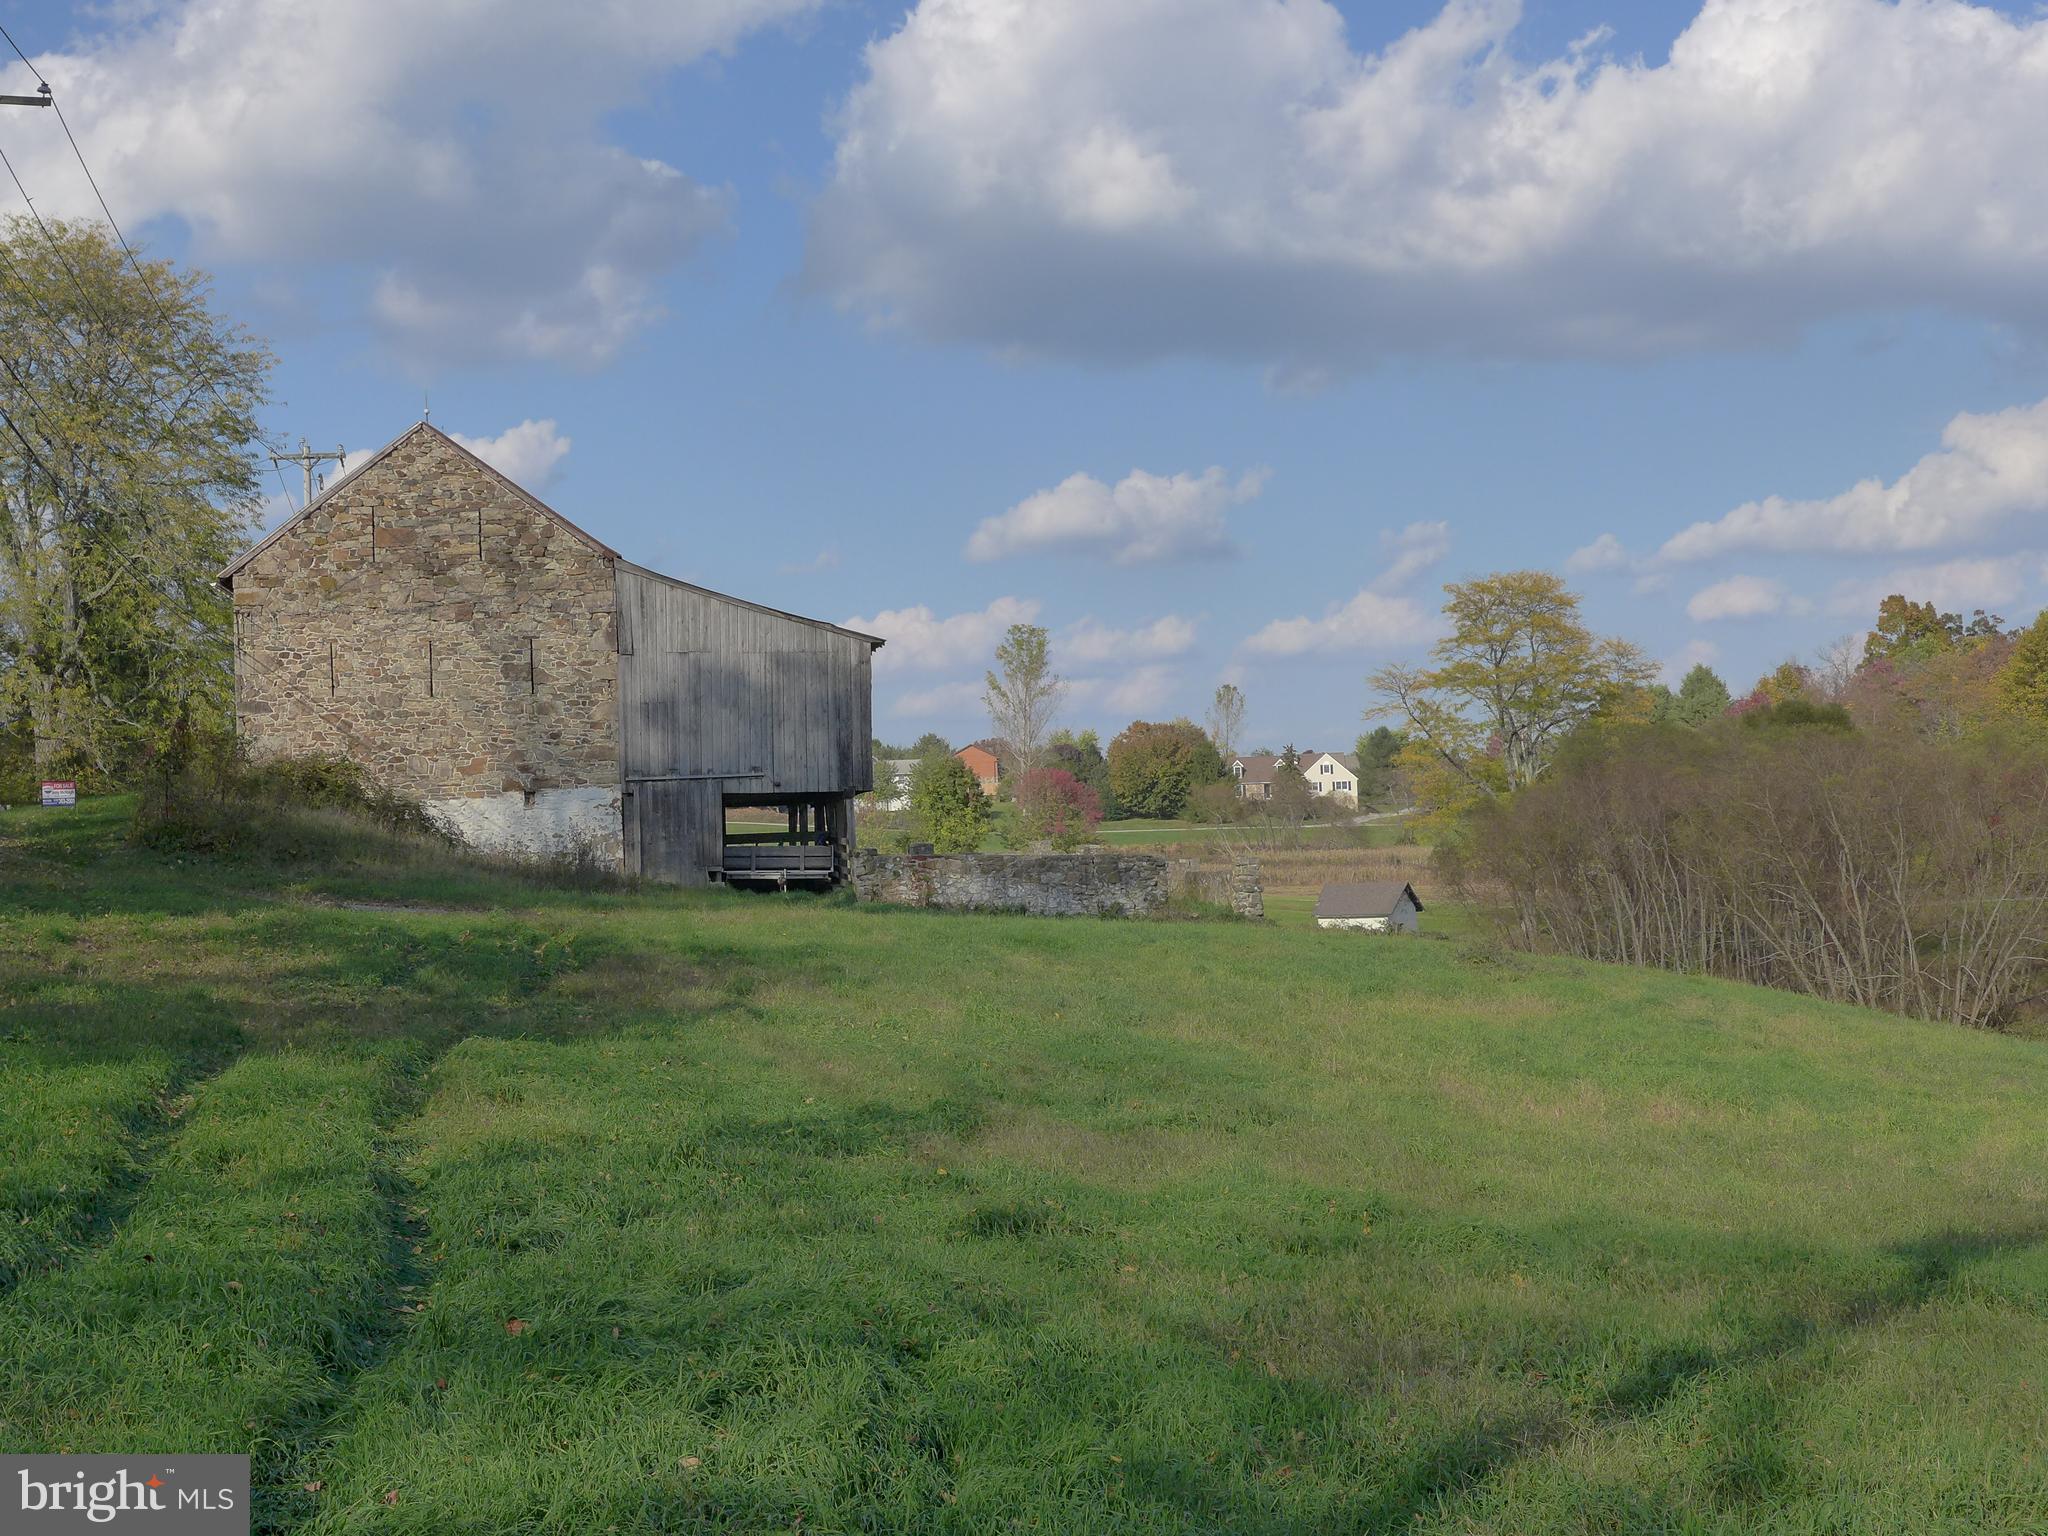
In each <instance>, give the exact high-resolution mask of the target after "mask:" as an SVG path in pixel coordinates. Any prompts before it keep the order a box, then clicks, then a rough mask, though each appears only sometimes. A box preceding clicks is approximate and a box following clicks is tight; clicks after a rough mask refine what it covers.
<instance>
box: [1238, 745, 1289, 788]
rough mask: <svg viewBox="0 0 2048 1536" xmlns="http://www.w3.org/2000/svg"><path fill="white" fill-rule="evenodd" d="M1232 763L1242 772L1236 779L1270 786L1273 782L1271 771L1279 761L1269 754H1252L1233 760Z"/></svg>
mask: <svg viewBox="0 0 2048 1536" xmlns="http://www.w3.org/2000/svg"><path fill="white" fill-rule="evenodd" d="M1232 761H1234V762H1235V763H1236V764H1237V765H1238V766H1239V767H1241V768H1242V769H1243V770H1244V772H1243V773H1241V774H1239V775H1238V777H1239V778H1241V779H1243V780H1244V781H1245V783H1247V784H1270V783H1272V782H1273V769H1274V767H1275V766H1276V765H1277V764H1278V763H1279V761H1280V759H1279V758H1277V757H1275V756H1274V755H1273V754H1272V753H1271V752H1253V753H1251V754H1249V755H1248V756H1245V757H1239V758H1234V759H1233V760H1232Z"/></svg>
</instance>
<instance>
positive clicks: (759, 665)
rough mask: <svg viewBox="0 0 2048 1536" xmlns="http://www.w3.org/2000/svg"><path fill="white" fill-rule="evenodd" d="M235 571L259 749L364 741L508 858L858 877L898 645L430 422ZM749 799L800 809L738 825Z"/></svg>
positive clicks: (248, 697)
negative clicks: (877, 727) (637, 545)
mask: <svg viewBox="0 0 2048 1536" xmlns="http://www.w3.org/2000/svg"><path fill="white" fill-rule="evenodd" d="M220 580H221V582H222V584H223V585H224V586H226V587H227V588H228V589H229V591H230V592H232V594H233V596H234V624H235V633H234V645H235V714H236V719H237V721H238V723H239V727H240V730H241V733H242V736H243V740H244V741H245V742H246V744H247V746H248V748H249V750H250V752H251V754H252V755H253V756H255V757H257V758H263V757H270V756H278V755H282V754H301V753H311V752H327V753H334V754H338V755H340V756H344V757H347V758H350V759H353V760H354V761H356V762H359V763H361V764H362V765H363V766H364V767H365V768H366V769H367V770H368V771H369V772H370V774H371V775H372V777H373V778H374V779H375V780H376V781H377V782H379V783H380V784H383V785H386V786H388V787H389V788H391V789H394V790H398V791H400V792H402V793H405V794H408V795H414V796H417V797H419V798H420V799H422V800H424V801H425V802H426V804H427V806H428V808H429V809H430V810H431V812H432V813H433V815H434V817H435V818H436V819H437V820H438V821H440V822H441V823H442V825H444V826H446V827H447V828H449V829H450V830H451V831H453V832H455V833H457V834H458V835H460V836H461V837H462V838H463V839H464V840H465V841H467V842H469V843H471V844H472V845H474V846H477V847H480V848H484V849H489V850H494V851H503V852H512V853H521V854H532V855H550V854H574V855H577V856H581V857H594V858H596V859H597V860H598V861H600V862H602V863H605V864H609V865H612V866H615V867H617V868H620V869H622V870H624V871H625V872H626V873H628V874H644V875H647V876H649V877H651V878H654V879H660V880H667V881H672V882H676V883H679V884H683V885H701V884H706V883H709V882H711V881H717V880H727V879H733V880H764V879H765V880H773V881H775V882H777V883H781V884H786V883H788V882H789V881H790V880H810V881H820V882H822V881H829V880H834V879H841V878H844V876H845V874H846V872H847V869H848V867H849V861H850V858H851V855H852V852H853V846H854V818H853V797H854V796H855V795H856V794H859V793H861V792H863V791H865V790H867V789H868V788H869V787H870V785H871V775H872V770H873V764H872V762H871V760H870V752H871V742H872V731H871V715H872V710H873V694H872V657H873V653H874V651H875V649H876V648H877V647H879V646H880V645H881V644H882V642H881V641H880V640H879V639H877V638H875V637H874V636H872V635H863V634H858V633H856V632H854V631H853V630H849V629H843V628H841V627H840V626H838V625H836V624H827V623H824V622H822V621H821V620H817V619H806V618H800V617H798V616H797V615H795V614H790V613H783V612H780V611H778V610H776V609H773V608H767V607H763V606H762V605H761V604H758V603H750V602H746V601H743V600H742V599H740V598H736V597H727V596H725V595H724V594H722V593H718V592H711V591H707V590H706V589H704V588H702V587H697V586H692V585H690V584H689V583H688V582H683V581H677V580H675V579H674V578H672V577H668V576H663V575H661V574H659V573H658V572H655V571H650V570H647V569H645V568H644V567H641V566H637V565H634V564H633V563H631V562H630V561H628V560H624V559H621V558H620V557H619V555H618V554H617V553H616V552H614V551H613V550H611V549H608V548H606V547H605V546H604V545H603V544H601V543H599V542H598V541H597V540H596V539H594V538H592V537H591V536H590V535H589V534H587V533H585V532H584V531H583V530H582V529H580V528H578V527H576V526H575V525H574V524H573V523H571V522H569V521H568V520H567V519H566V518H564V517H562V516H561V515H560V514H559V513H557V512H555V511H553V510H552V509H551V508H549V507H547V506H546V505H544V504H543V503H542V502H541V501H540V500H539V499H538V498H537V497H534V496H532V495H530V494H528V493H527V492H526V491H524V490H521V489H520V488H519V487H518V486H517V485H515V484H513V482H512V481H511V480H509V479H507V478H506V477H505V476H504V475H502V474H500V473H499V472H498V471H496V470H495V469H492V468H491V467H490V466H489V465H488V464H486V463H484V462H483V460H481V459H479V458H477V457H476V456H475V455H474V454H472V453H470V452H469V451H468V450H467V449H465V448H463V447H462V446H461V445H460V444H458V443H456V442H455V441H454V440H453V439H452V438H450V437H448V436H447V435H446V434H445V433H443V432H441V431H439V430H437V429H436V428H434V427H433V426H431V425H429V424H427V423H425V422H421V423H420V424H419V425H418V426H415V427H413V428H412V429H411V430H410V431H408V432H407V433H405V435H404V436H402V437H400V438H399V439H398V440H397V441H396V442H394V443H392V444H390V445H389V446H388V447H386V448H384V449H383V450H382V451H381V452H379V453H377V454H375V455H374V456H372V457H371V458H370V459H369V460H367V461H366V462H365V463H363V464H362V465H361V466H359V467H358V468H356V469H353V470H351V471H350V472H349V473H348V474H347V475H345V476H343V477H342V478H340V479H339V480H337V481H336V482H335V483H334V484H333V485H331V486H330V487H328V489H327V490H326V491H324V492H323V493H322V494H321V495H319V496H318V497H316V498H315V499H314V500H313V501H312V502H311V503H310V504H308V505H307V506H306V507H305V508H304V509H303V510H302V511H300V512H299V513H298V514H297V515H296V516H295V517H292V518H291V519H290V520H288V521H287V522H285V523H284V524H282V525H281V526H280V527H278V528H277V530H276V531H275V532H273V533H272V534H271V535H270V536H269V537H268V538H266V539H264V540H263V541H262V542H261V543H260V544H258V545H257V546H256V547H255V548H254V549H251V550H250V551H249V552H248V553H247V554H245V555H243V556H242V557H241V559H239V560H237V561H236V562H235V563H234V564H233V565H231V566H229V567H228V568H227V570H225V571H223V572H222V573H221V577H220ZM736 805H745V806H754V807H761V806H767V807H773V808H774V809H775V810H776V811H777V812H778V813H780V814H781V815H782V816H783V817H784V818H786V820H787V828H786V830H782V829H778V830H776V831H774V832H769V833H761V832H754V833H750V834H747V835H744V836H728V835H727V832H726V812H727V810H728V808H729V807H732V806H736Z"/></svg>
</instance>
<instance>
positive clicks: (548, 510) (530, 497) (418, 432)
mask: <svg viewBox="0 0 2048 1536" xmlns="http://www.w3.org/2000/svg"><path fill="white" fill-rule="evenodd" d="M416 436H426V437H431V438H433V439H435V440H436V441H437V442H439V443H440V444H442V445H443V446H444V447H447V448H451V449H453V450H454V451H455V452H456V453H458V454H460V455H461V456H462V457H463V458H465V459H467V460H469V462H470V463H471V464H473V465H474V466H475V467H476V468H478V469H480V470H482V471H483V472H484V473H485V474H486V475H489V476H490V477H491V478H492V479H493V480H495V481H497V482H498V483H499V484H500V485H502V486H504V487H505V488H506V489H507V490H508V491H510V492H511V493H512V494H513V495H514V496H516V497H518V498H519V500H521V501H522V502H524V503H525V504H526V505H527V506H529V507H531V508H532V509H533V510H534V511H535V512H536V513H538V514H539V515H540V516H542V517H545V518H547V519H548V520H549V521H551V522H555V523H559V524H560V525H561V526H562V527H563V528H565V529H567V530H568V531H569V532H570V533H572V534H574V535H575V536H576V537H577V538H579V539H581V540H582V541H583V542H584V543H586V544H588V545H589V546H590V547H591V548H592V549H593V550H595V551H596V552H597V553H598V554H600V555H602V556H603V557H604V558H605V559H607V560H612V561H616V562H618V563H619V564H620V565H623V566H625V567H626V568H627V569H628V570H631V571H637V572H638V573H639V574H640V575H642V576H651V577H653V578H654V579H655V580H657V581H665V582H669V583H671V584H672V585H674V586H678V587H686V588H688V589H689V590H690V591H693V592H703V593H705V594H707V595H709V596H711V597H717V598H723V599H724V600H725V601H726V602H729V603H738V604H740V605H741V606H742V607H746V608H754V609H758V610H759V611H761V612H762V613H772V614H774V615H775V616H776V617H777V618H783V619H793V620H795V621H796V622H797V623H799V624H811V625H815V626H816V627H817V628H819V629H830V630H836V631H837V632H838V633H840V634H842V635H851V636H853V637H854V638H855V639H857V640H865V641H867V642H868V643H869V645H871V646H873V647H875V648H876V649H879V648H880V647H881V646H882V645H884V644H885V643H886V642H885V641H884V640H883V639H882V637H881V636H879V635H870V634H865V633H863V632H862V631H860V630H857V629H848V628H846V626H844V625H843V624H833V623H829V622H827V621H826V620H824V619H812V618H806V617H805V616H804V615H803V614H800V613H788V612H785V611H784V610H782V609H780V608H770V607H769V606H768V605H767V604H765V603H756V602H750V601H748V600H747V599H746V598H744V597H734V596H733V595H732V594H731V593H730V592H714V591H712V590H711V588H709V587H700V586H697V585H696V584H695V583H694V582H687V581H681V580H678V579H677V578H676V577H674V576H666V575H663V574H662V573H661V572H660V571H652V570H649V569H647V567H645V566H641V565H635V564H633V562H632V561H630V560H624V559H621V558H620V555H619V552H618V551H617V550H615V549H613V548H612V547H611V546H610V545H608V544H606V543H604V542H603V541H602V540H601V539H598V538H597V537H596V536H594V535H593V534H590V533H588V532H586V531H585V530H584V529H582V528H579V527H577V526H576V524H574V523H572V522H570V521H569V519H568V518H566V517H564V516H562V514H561V513H559V512H557V511H556V510H555V509H554V508H553V507H551V506H549V505H548V504H547V503H546V502H544V501H542V500H541V499H540V498H539V497H538V496H536V495H534V494H533V492H531V491H529V490H528V489H526V487H525V486H523V485H521V484H520V483H519V482H518V481H516V480H514V479H513V478H512V477H511V476H510V475H508V474H506V473H505V472H504V471H503V470H500V469H498V468H496V467H494V466H493V465H491V464H490V463H488V462H487V461H486V460H484V459H482V458H480V457H478V456H477V455H476V454H474V453H472V452H471V451H470V450H469V449H467V448H465V447H463V446H462V444H460V443H458V442H457V441H456V440H455V439H454V438H452V437H450V436H449V435H448V434H447V433H446V432H443V431H442V430H441V429H440V428H439V427H437V426H435V425H434V424H433V423H432V422H427V421H418V422H414V423H413V424H412V425H411V426H410V427H408V428H406V429H405V431H403V432H401V433H399V434H398V436H396V437H394V438H393V439H391V441H390V442H388V443H386V444H385V445H384V446H383V447H382V448H379V449H378V450H377V451H376V452H375V453H373V454H371V455H370V456H369V457H368V458H367V459H365V460H363V462H362V463H360V464H358V465H357V466H356V467H355V468H354V469H351V470H350V471H349V472H348V473H347V474H345V475H342V476H340V477H339V478H338V479H336V480H335V482H334V483H333V484H332V485H330V486H328V487H326V488H325V489H324V490H322V491H321V492H320V494H319V495H318V496H315V497H314V498H313V499H312V500H311V501H309V502H307V503H306V504H305V505H304V506H303V507H301V508H299V510H298V511H296V512H294V513H293V514H292V515H291V516H290V517H288V518H286V519H285V520H284V521H283V522H281V523H279V524H278V525H277V526H276V527H275V528H273V529H271V530H270V532H269V533H268V534H266V535H265V536H264V537H263V538H262V539H261V540H260V541H258V542H257V543H256V544H254V545H252V546H250V548H249V549H247V550H245V551H244V552H243V553H242V554H241V555H240V556H239V557H238V558H236V559H235V560H234V561H233V562H232V563H231V564H229V566H228V567H227V568H226V569H225V570H223V571H222V572H221V573H220V575H219V576H218V577H216V578H215V579H216V580H217V581H219V582H220V584H221V585H222V586H224V587H226V588H228V589H229V590H230V591H233V590H234V585H235V577H236V576H237V575H239V574H240V573H241V571H242V570H243V569H244V568H245V567H246V566H247V565H248V564H249V562H250V561H251V560H254V559H255V558H256V557H257V556H258V555H260V554H262V553H263V551H264V550H266V549H268V548H270V546H271V545H273V544H275V543H276V542H277V541H278V540H279V539H281V538H283V537H284V536H285V535H286V534H287V533H289V532H290V531H291V530H292V529H293V528H296V527H297V526H298V525H299V524H300V523H302V522H304V521H305V520H306V518H307V517H308V516H309V515H311V513H312V511H313V509H314V508H315V507H318V506H322V505H324V504H325V503H326V501H327V499H328V498H329V497H331V496H334V495H337V494H339V493H340V491H341V490H342V489H343V488H344V487H346V486H348V485H351V484H353V483H354V482H355V480H356V479H357V478H358V477H359V476H361V475H365V474H368V473H369V472H370V470H372V469H373V468H375V467H376V466H377V465H379V464H381V463H383V462H384V460H386V459H387V458H389V457H390V456H391V455H392V453H393V452H394V451H396V450H397V448H398V447H399V445H400V444H402V443H405V442H407V441H409V440H410V439H412V438H414V437H416Z"/></svg>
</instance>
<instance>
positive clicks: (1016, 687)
mask: <svg viewBox="0 0 2048 1536" xmlns="http://www.w3.org/2000/svg"><path fill="white" fill-rule="evenodd" d="M996 666H997V667H999V668H1000V669H1001V675H998V674H997V673H995V672H990V673H988V674H987V676H986V681H985V683H984V685H983V687H982V693H981V702H982V704H983V706H984V707H986V708H987V710H988V718H989V724H991V725H992V726H994V727H995V733H996V735H998V736H999V737H1001V738H1002V739H1003V740H1004V741H1006V742H1008V743H1009V747H1010V768H1011V771H1012V772H1013V773H1014V774H1017V775H1020V776H1021V775H1023V774H1027V773H1029V772H1031V771H1032V770H1033V769H1034V768H1036V767H1038V766H1039V764H1040V761H1041V760H1042V758H1043V757H1044V755H1045V743H1046V738H1047V736H1049V735H1050V734H1051V732H1052V719H1053V715H1054V713H1055V712H1056V711H1057V710H1058V709H1059V707H1060V699H1061V697H1062V696H1063V695H1064V694H1065V693H1066V691H1067V685H1066V684H1065V683H1064V682H1062V681H1061V680H1060V678H1059V675H1058V674H1057V673H1055V672H1054V671H1053V670H1052V663H1051V661H1050V659H1049V658H1048V656H1047V639H1046V633H1045V631H1044V630H1043V629H1041V628H1039V627H1038V626H1037V625H1036V624H1012V625H1011V626H1010V632H1009V634H1008V635H1006V636H1004V638H1003V643H1002V644H1001V645H999V646H997V647H996Z"/></svg>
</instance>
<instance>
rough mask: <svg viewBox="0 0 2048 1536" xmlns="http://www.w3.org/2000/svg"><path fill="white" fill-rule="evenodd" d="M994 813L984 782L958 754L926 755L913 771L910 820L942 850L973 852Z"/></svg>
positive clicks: (986, 832) (984, 835) (985, 832)
mask: <svg viewBox="0 0 2048 1536" xmlns="http://www.w3.org/2000/svg"><path fill="white" fill-rule="evenodd" d="M993 815H994V812H993V810H992V809H991V808H990V806H989V803H988V796H987V795H985V794H983V793H982V792H981V781H980V780H978V779H977V778H975V776H974V772H973V770H972V769H970V768H969V767H968V766H967V765H966V764H965V763H963V762H961V761H960V759H959V758H957V757H927V758H924V759H922V760H921V761H919V763H918V765H917V767H916V768H914V769H912V770H911V774H910V819H911V821H912V823H913V824H914V825H915V826H916V828H917V830H918V831H919V832H920V833H922V834H923V841H925V842H928V843H930V844H931V845H932V847H933V848H934V849H935V850H936V851H937V852H939V853H972V852H974V850H975V849H977V848H979V847H980V846H981V843H982V839H983V838H985V837H986V836H988V827H989V821H990V819H991V818H992V817H993Z"/></svg>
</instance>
